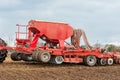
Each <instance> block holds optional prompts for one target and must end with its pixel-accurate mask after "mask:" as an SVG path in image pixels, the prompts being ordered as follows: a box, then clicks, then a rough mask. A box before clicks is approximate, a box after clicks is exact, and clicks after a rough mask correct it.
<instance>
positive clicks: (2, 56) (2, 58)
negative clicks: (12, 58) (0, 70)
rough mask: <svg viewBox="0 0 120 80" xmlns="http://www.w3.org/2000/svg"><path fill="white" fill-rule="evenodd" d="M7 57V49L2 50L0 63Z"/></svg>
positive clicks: (0, 51)
mask: <svg viewBox="0 0 120 80" xmlns="http://www.w3.org/2000/svg"><path fill="white" fill-rule="evenodd" d="M6 57H7V50H0V63H2V62H3V61H4V60H5V58H6Z"/></svg>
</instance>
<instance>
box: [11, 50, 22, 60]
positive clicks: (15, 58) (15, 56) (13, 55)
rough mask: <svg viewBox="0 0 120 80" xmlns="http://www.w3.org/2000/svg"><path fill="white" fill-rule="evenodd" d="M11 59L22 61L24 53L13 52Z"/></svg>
mask: <svg viewBox="0 0 120 80" xmlns="http://www.w3.org/2000/svg"><path fill="white" fill-rule="evenodd" d="M11 59H12V60H13V61H20V60H22V54H21V53H16V52H14V53H11Z"/></svg>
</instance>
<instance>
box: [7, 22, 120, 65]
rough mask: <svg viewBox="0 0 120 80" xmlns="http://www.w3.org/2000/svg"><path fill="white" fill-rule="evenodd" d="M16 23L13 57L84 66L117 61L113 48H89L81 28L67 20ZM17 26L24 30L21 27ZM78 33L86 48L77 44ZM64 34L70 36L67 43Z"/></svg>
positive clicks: (66, 36)
mask: <svg viewBox="0 0 120 80" xmlns="http://www.w3.org/2000/svg"><path fill="white" fill-rule="evenodd" d="M17 26H18V32H16V47H15V48H14V52H13V53H12V54H11V59H12V60H14V61H19V60H23V61H35V62H42V63H53V64H62V63H63V62H68V63H85V64H86V65H88V66H94V65H96V64H100V65H112V64H113V63H114V62H115V63H117V62H119V59H118V57H116V53H117V52H112V53H110V52H106V51H105V50H104V49H100V48H93V47H92V46H90V44H89V42H88V40H87V37H86V35H85V32H84V31H83V30H81V29H73V28H72V27H71V26H70V25H68V24H65V23H57V22H45V21H37V20H31V21H29V23H28V25H19V24H17ZM21 28H25V30H24V31H21V30H22V29H21ZM21 35H24V38H21V37H23V36H21ZM81 37H83V40H84V42H85V44H86V45H87V46H88V48H83V47H80V46H79V45H80V38H81ZM68 38H70V39H71V43H70V44H69V43H67V42H66V41H65V40H66V39H68ZM41 42H43V43H41ZM6 49H8V48H6ZM6 49H5V51H6ZM9 49H10V48H9Z"/></svg>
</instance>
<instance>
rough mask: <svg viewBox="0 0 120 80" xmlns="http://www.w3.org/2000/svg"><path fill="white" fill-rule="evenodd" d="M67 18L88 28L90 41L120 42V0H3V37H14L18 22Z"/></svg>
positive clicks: (0, 11)
mask: <svg viewBox="0 0 120 80" xmlns="http://www.w3.org/2000/svg"><path fill="white" fill-rule="evenodd" d="M31 19H35V20H36V19H37V20H38V19H39V20H45V21H56V22H57V21H58V22H65V23H68V24H70V25H71V26H73V27H74V28H81V29H84V30H85V31H86V34H87V36H88V39H89V42H90V43H91V44H94V43H96V41H97V40H99V42H100V43H108V42H114V41H118V42H120V0H0V37H1V38H3V39H6V40H7V39H8V37H10V36H12V37H13V38H14V37H15V32H16V31H17V27H16V26H15V25H16V24H17V23H20V24H27V22H28V21H29V20H31Z"/></svg>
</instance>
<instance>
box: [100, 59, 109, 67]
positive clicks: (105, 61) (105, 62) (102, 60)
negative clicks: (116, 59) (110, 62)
mask: <svg viewBox="0 0 120 80" xmlns="http://www.w3.org/2000/svg"><path fill="white" fill-rule="evenodd" d="M99 65H101V66H105V65H107V60H105V59H102V58H101V59H99Z"/></svg>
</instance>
